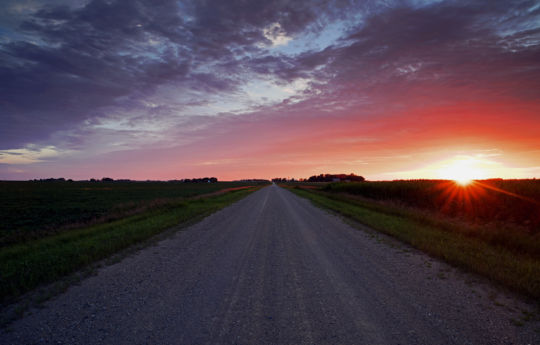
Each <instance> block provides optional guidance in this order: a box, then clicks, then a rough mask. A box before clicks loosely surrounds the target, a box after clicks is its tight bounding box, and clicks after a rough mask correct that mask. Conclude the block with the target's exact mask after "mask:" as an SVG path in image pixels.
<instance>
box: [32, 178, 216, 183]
mask: <svg viewBox="0 0 540 345" xmlns="http://www.w3.org/2000/svg"><path fill="white" fill-rule="evenodd" d="M31 181H34V182H66V181H67V182H73V180H72V179H67V180H66V179H65V178H64V177H59V178H45V179H43V178H42V179H33V180H31ZM84 181H87V182H163V181H152V180H146V181H137V180H130V179H117V180H115V179H113V178H110V177H103V178H102V179H95V178H91V179H90V180H81V181H80V182H84ZM217 181H218V179H217V177H201V178H191V179H189V178H186V179H181V180H169V181H167V182H176V183H215V182H217Z"/></svg>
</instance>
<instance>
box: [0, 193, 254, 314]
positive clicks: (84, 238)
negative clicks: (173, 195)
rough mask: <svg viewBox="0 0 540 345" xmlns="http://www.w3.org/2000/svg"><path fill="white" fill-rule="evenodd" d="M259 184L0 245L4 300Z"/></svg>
mask: <svg viewBox="0 0 540 345" xmlns="http://www.w3.org/2000/svg"><path fill="white" fill-rule="evenodd" d="M256 189H258V188H251V189H243V190H234V191H230V192H227V193H223V194H219V195H212V196H208V197H205V198H197V199H191V200H190V199H186V200H183V201H175V202H171V203H169V204H163V205H160V206H159V207H158V208H155V209H152V210H149V211H147V212H143V213H140V214H136V215H133V216H130V217H126V218H124V219H120V220H115V221H112V222H109V223H104V224H96V225H93V226H89V227H85V228H81V229H73V230H70V231H67V232H63V233H61V234H57V235H52V236H49V237H45V238H42V239H37V240H34V241H30V242H27V243H24V244H16V245H13V246H9V247H4V248H1V249H0V302H1V304H2V305H5V304H8V303H11V302H13V301H15V300H16V299H17V297H19V296H21V295H22V294H24V293H26V292H28V291H30V290H32V289H35V288H36V287H38V286H39V285H42V284H47V283H51V282H54V281H56V280H58V279H60V278H62V277H64V276H66V275H69V274H70V273H73V272H75V271H77V270H80V269H82V268H84V267H87V266H88V265H89V264H91V263H93V262H96V261H99V260H102V259H105V258H107V257H109V256H111V255H112V254H114V253H116V252H118V251H120V250H122V249H125V248H127V247H130V246H132V245H134V244H136V243H140V242H142V241H145V240H147V239H149V238H150V237H152V236H154V235H156V234H158V233H160V232H162V231H164V230H166V229H168V228H171V227H173V226H176V225H178V224H182V223H185V222H188V221H192V220H194V219H199V218H202V217H204V216H206V215H208V214H210V213H213V212H215V211H217V210H219V209H221V208H223V207H225V206H227V205H229V204H231V203H233V202H235V201H238V200H240V199H241V198H243V197H245V196H247V195H248V194H249V193H251V192H253V191H254V190H256Z"/></svg>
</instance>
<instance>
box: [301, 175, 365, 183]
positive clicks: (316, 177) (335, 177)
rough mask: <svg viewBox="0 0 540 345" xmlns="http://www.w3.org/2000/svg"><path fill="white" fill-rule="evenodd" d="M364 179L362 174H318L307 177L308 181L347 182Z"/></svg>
mask: <svg viewBox="0 0 540 345" xmlns="http://www.w3.org/2000/svg"><path fill="white" fill-rule="evenodd" d="M365 180H366V179H365V178H364V177H363V176H358V175H355V174H349V175H347V174H320V175H313V176H311V177H310V178H308V179H307V181H308V182H337V181H347V182H349V181H350V182H362V181H365Z"/></svg>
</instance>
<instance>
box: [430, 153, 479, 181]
mask: <svg viewBox="0 0 540 345" xmlns="http://www.w3.org/2000/svg"><path fill="white" fill-rule="evenodd" d="M480 163H482V162H481V161H480V160H478V159H475V158H464V159H455V160H453V161H451V162H449V163H448V164H445V165H444V166H443V167H442V168H441V170H440V175H441V177H442V178H445V179H448V180H454V181H456V182H457V183H458V184H460V185H462V186H466V185H468V184H470V183H471V182H472V181H473V180H475V179H482V178H485V177H486V172H485V170H484V169H482V167H481V164H480Z"/></svg>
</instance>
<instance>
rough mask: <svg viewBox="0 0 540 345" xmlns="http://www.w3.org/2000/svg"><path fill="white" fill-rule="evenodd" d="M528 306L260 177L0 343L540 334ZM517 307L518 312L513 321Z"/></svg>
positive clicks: (453, 339)
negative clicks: (254, 187)
mask: <svg viewBox="0 0 540 345" xmlns="http://www.w3.org/2000/svg"><path fill="white" fill-rule="evenodd" d="M532 308H533V307H532V306H530V305H528V304H526V303H525V302H523V301H521V300H520V299H519V298H516V297H513V296H512V295H510V294H507V293H504V292H501V291H499V290H498V289H497V288H494V287H491V286H490V285H489V284H486V283H485V282H482V279H480V278H477V277H475V276H472V275H469V274H466V273H462V272H459V271H457V270H455V269H452V268H451V267H450V266H447V265H446V264H443V263H441V262H439V261H437V260H434V259H431V258H430V257H428V256H426V255H424V254H422V253H420V252H418V251H416V250H414V249H411V248H409V247H407V246H405V245H401V244H399V243H397V242H395V241H393V240H391V239H389V238H386V237H384V236H382V235H377V234H376V233H374V232H372V231H370V230H368V229H365V230H358V229H356V228H353V227H351V226H350V225H347V224H346V223H344V222H343V221H342V220H341V219H340V218H338V217H337V216H334V215H331V214H328V213H327V212H325V211H323V210H321V209H318V208H316V207H314V206H313V205H311V204H310V202H309V201H307V200H304V199H301V198H299V197H297V196H295V195H294V194H292V193H291V192H289V191H287V190H284V189H282V188H279V187H277V186H275V185H273V186H270V187H267V188H263V189H261V190H259V191H257V192H255V193H254V194H251V195H250V196H248V197H247V198H245V199H243V200H241V201H239V202H237V203H236V204H234V205H231V206H229V207H227V208H225V209H223V210H221V211H219V212H217V213H215V214H213V215H211V216H209V217H207V218H206V219H204V220H203V221H201V222H200V223H198V224H195V225H193V226H191V227H189V228H188V229H186V230H185V231H180V232H178V233H177V234H176V235H174V236H173V237H171V238H168V239H165V240H163V241H161V242H159V243H158V244H156V245H153V246H150V247H147V248H146V249H143V250H141V251H139V252H137V253H135V254H133V255H130V256H128V257H127V258H125V259H123V260H122V261H121V262H119V263H116V264H113V265H111V266H107V267H105V268H102V269H100V270H99V272H98V274H97V275H95V276H92V277H89V278H87V279H85V280H83V281H82V282H81V283H80V284H79V285H76V286H72V287H71V288H69V289H68V290H67V291H66V292H65V293H63V294H61V295H59V296H57V297H55V298H54V299H51V300H49V301H48V302H46V303H45V304H44V306H43V307H42V308H40V309H34V310H32V311H31V314H30V315H27V316H26V317H24V318H22V319H20V320H18V321H16V322H14V323H12V324H11V325H10V326H9V327H8V328H7V329H4V330H2V331H0V343H1V344H370V345H374V344H540V333H539V332H540V326H539V324H538V323H537V322H534V321H528V322H525V323H524V325H522V326H516V325H515V323H516V320H519V318H520V317H522V316H523V312H524V311H528V310H532ZM512 320H514V321H512Z"/></svg>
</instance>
